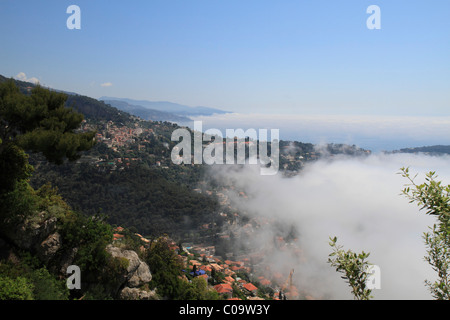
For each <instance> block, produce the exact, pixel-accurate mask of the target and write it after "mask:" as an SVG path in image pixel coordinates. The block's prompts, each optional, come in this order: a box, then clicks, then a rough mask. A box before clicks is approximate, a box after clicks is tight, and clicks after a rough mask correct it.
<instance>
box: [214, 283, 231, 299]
mask: <svg viewBox="0 0 450 320" xmlns="http://www.w3.org/2000/svg"><path fill="white" fill-rule="evenodd" d="M213 288H214V290H216V291H217V293H219V294H223V295H225V296H226V297H227V298H231V296H232V294H233V288H232V287H231V285H229V284H228V283H221V284H217V285H215V286H214V287H213Z"/></svg>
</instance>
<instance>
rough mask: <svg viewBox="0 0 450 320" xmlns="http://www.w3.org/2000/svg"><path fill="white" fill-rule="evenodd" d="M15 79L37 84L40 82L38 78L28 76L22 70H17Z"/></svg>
mask: <svg viewBox="0 0 450 320" xmlns="http://www.w3.org/2000/svg"><path fill="white" fill-rule="evenodd" d="M15 79H17V80H21V81H25V82H31V83H34V84H38V83H39V82H40V81H39V79H38V78H35V77H31V78H28V77H27V75H26V74H25V73H24V72H19V73H18V74H17V75H16V76H15Z"/></svg>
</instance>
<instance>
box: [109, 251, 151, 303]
mask: <svg viewBox="0 0 450 320" xmlns="http://www.w3.org/2000/svg"><path fill="white" fill-rule="evenodd" d="M106 251H107V252H109V253H110V254H111V255H112V256H113V257H115V258H123V259H126V260H128V266H127V270H126V274H124V277H123V280H122V282H121V285H120V291H119V294H118V295H119V297H120V299H125V300H136V299H155V296H156V294H155V292H153V291H148V290H145V289H141V288H142V287H144V286H145V285H146V284H148V283H149V282H150V281H151V280H152V274H151V272H150V268H149V266H148V265H147V263H145V262H144V261H142V260H141V259H140V258H139V256H138V255H137V253H136V252H135V251H132V250H126V249H122V248H119V247H116V246H113V245H111V244H110V245H108V246H107V247H106Z"/></svg>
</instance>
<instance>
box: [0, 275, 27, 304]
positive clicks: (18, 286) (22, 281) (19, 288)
mask: <svg viewBox="0 0 450 320" xmlns="http://www.w3.org/2000/svg"><path fill="white" fill-rule="evenodd" d="M32 299H33V285H32V284H31V283H30V281H29V280H28V279H26V278H24V277H17V278H15V279H12V278H10V277H7V276H4V275H2V274H0V300H32Z"/></svg>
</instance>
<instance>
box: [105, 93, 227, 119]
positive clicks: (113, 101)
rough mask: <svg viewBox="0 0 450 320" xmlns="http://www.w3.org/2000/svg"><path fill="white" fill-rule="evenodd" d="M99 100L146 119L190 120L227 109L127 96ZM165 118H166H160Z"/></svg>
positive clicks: (220, 112)
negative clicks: (191, 117)
mask: <svg viewBox="0 0 450 320" xmlns="http://www.w3.org/2000/svg"><path fill="white" fill-rule="evenodd" d="M99 100H101V101H104V102H105V103H107V104H110V105H111V106H112V107H115V108H117V109H119V110H122V111H126V112H128V113H131V114H133V115H135V116H138V117H141V118H143V119H146V120H155V119H158V120H168V121H175V122H185V121H190V120H191V119H189V117H190V116H210V115H213V114H224V113H229V111H224V110H219V109H215V108H209V107H191V106H187V105H183V104H179V103H174V102H168V101H147V100H133V99H128V98H114V97H101V98H100V99H99ZM161 118H166V119H161Z"/></svg>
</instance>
